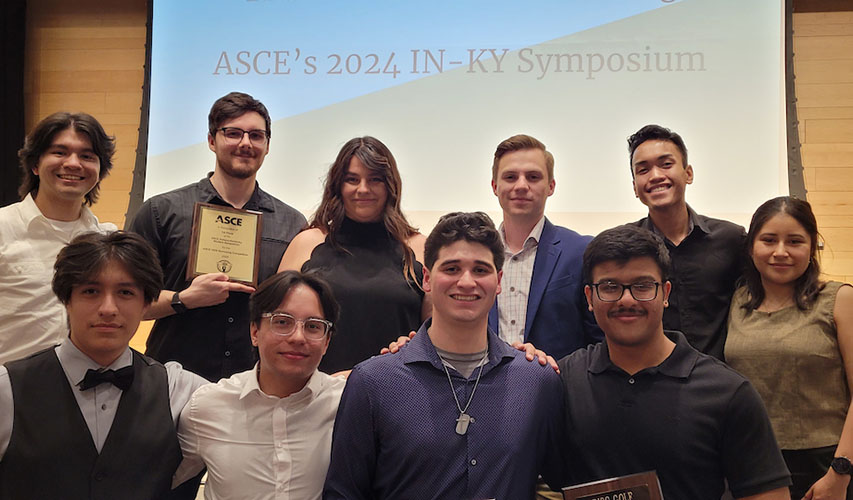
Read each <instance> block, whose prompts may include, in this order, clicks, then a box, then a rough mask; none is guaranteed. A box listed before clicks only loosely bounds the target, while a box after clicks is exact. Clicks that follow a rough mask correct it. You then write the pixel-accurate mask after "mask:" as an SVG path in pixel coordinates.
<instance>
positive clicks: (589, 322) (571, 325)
mask: <svg viewBox="0 0 853 500" xmlns="http://www.w3.org/2000/svg"><path fill="white" fill-rule="evenodd" d="M591 240H592V236H582V235H580V234H578V233H576V232H574V231H572V230H571V229H566V228H564V227H560V226H555V225H553V224H551V222H550V221H549V220H548V218H547V217H546V218H545V227H544V228H542V237H541V238H539V248H538V249H537V250H536V260H535V261H534V263H533V278H532V279H531V280H530V292H529V294H528V296H527V320H526V321H525V323H524V340H525V341H526V342H531V343H532V344H533V345H535V346H536V347H537V348H539V349H542V350H543V351H545V352H546V353H548V354H550V355H551V356H553V357H554V359H560V358H562V357H563V356H567V355H569V354H571V353H573V352H574V351H576V350H577V349H580V348H581V347H586V346H587V345H589V344H594V343H596V342H600V341H601V340H604V334H603V333H602V332H601V329H599V328H598V325H597V324H596V323H595V317H594V316H593V315H592V312H591V311H590V310H589V308H588V307H587V303H586V298H585V297H584V294H583V276H582V266H583V252H584V250H585V249H586V246H587V244H588V243H589V242H590V241H591ZM498 325H499V322H498V302H497V300H495V304H494V305H493V306H492V310H491V311H489V328H491V329H492V331H495V332H497V331H498Z"/></svg>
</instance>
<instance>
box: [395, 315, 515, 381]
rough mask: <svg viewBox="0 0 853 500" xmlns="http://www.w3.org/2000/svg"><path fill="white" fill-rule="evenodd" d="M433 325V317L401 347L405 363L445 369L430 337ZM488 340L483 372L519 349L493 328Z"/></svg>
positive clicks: (513, 354) (486, 371)
mask: <svg viewBox="0 0 853 500" xmlns="http://www.w3.org/2000/svg"><path fill="white" fill-rule="evenodd" d="M430 326H432V318H430V319H428V320H426V321H425V322H424V324H423V325H421V327H420V329H419V330H418V333H417V335H415V338H413V339H412V340H411V341H409V342H408V343H406V346H407V347H405V348H404V349H401V351H400V355H401V356H402V357H403V363H405V364H409V363H424V362H426V363H429V364H431V365H432V366H433V367H434V368H435V369H436V370H441V371H444V365H443V364H442V362H441V358H439V357H438V353H437V352H436V351H435V346H434V345H432V340H431V339H430V338H429V333H427V330H429V327H430ZM486 338H487V341H488V346H489V361H488V363H486V365H485V366H484V367H483V374H486V373H488V372H489V370H491V369H492V368H494V367H495V366H497V365H499V364H501V363H503V362H504V361H505V360H506V358H509V359H510V360H511V359H513V358H515V356H516V354H517V353H518V352H519V351H516V350H515V349H513V348H512V347H511V346H510V345H509V344H507V343H506V342H504V341H503V340H501V339H500V338H499V337H498V336H497V335H495V334H494V332H492V331H491V330H489V331H488V333H487V337H486Z"/></svg>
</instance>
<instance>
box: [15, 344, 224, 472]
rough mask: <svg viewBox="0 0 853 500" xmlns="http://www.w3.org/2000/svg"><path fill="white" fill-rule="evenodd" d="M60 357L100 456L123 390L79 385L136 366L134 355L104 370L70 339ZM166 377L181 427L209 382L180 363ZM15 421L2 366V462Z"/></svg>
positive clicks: (59, 348) (128, 354)
mask: <svg viewBox="0 0 853 500" xmlns="http://www.w3.org/2000/svg"><path fill="white" fill-rule="evenodd" d="M56 357H57V358H58V359H59V364H60V365H61V366H62V371H63V372H65V376H66V378H67V379H68V384H69V385H71V392H72V393H74V399H75V400H77V406H79V407H80V413H81V414H82V415H83V419H84V420H85V421H86V425H87V426H88V427H89V434H90V435H91V436H92V441H93V442H94V444H95V448H96V449H97V450H98V453H100V452H101V448H103V446H104V442H105V441H106V440H107V435H108V434H109V432H110V428H111V427H112V426H113V420H114V419H115V416H116V410H117V409H118V403H119V401H120V400H121V393H122V391H121V389H119V388H118V387H116V386H114V385H113V384H100V385H97V386H95V387H93V388H91V389H87V390H85V391H81V390H80V389H79V387H78V384H79V383H80V382H82V381H83V377H84V376H85V375H86V371H87V370H89V369H90V368H91V369H93V370H97V369H99V368H110V369H113V370H118V369H119V368H124V367H125V366H130V365H131V364H133V354H132V353H131V352H130V349H126V350H125V351H124V353H122V355H121V356H119V357H118V359H116V360H115V361H113V363H112V364H110V365H109V366H106V367H102V366H101V365H99V364H98V363H96V362H94V361H92V359H91V358H89V357H88V356H86V355H85V354H83V353H82V352H81V351H80V349H78V348H77V346H75V345H74V344H73V343H72V342H71V341H70V340H68V339H66V340H65V341H64V342H63V343H62V344H60V345H58V346H57V347H56ZM165 366H166V376H167V378H168V380H169V408H170V409H171V412H172V420H173V421H175V422H176V423H177V420H178V415H180V413H181V410H182V409H183V408H184V405H186V403H187V401H189V399H190V396H191V395H192V394H193V392H195V390H196V389H198V388H199V387H201V386H202V385H204V384H208V381H207V380H205V379H203V378H201V377H200V376H198V375H196V374H194V373H192V372H190V371H187V370H184V369H183V367H181V365H180V363H176V362H174V361H170V362H168V363H166V364H165ZM14 418H15V406H14V399H13V398H12V384H11V382H10V380H9V372H8V371H7V370H6V367H5V366H0V460H2V459H3V455H4V454H5V453H6V449H7V448H8V446H9V439H10V438H11V437H12V425H13V422H14Z"/></svg>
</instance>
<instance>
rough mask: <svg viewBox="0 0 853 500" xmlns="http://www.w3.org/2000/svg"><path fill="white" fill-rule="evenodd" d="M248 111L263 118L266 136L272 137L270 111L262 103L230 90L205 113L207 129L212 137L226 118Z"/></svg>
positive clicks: (230, 118) (232, 117)
mask: <svg viewBox="0 0 853 500" xmlns="http://www.w3.org/2000/svg"><path fill="white" fill-rule="evenodd" d="M249 111H254V112H255V113H257V114H259V115H261V116H262V117H263V118H264V123H265V124H266V127H267V137H272V130H271V129H270V113H269V111H267V107H266V106H264V103H262V102H261V101H259V100H257V99H255V98H254V97H252V96H250V95H249V94H244V93H243V92H231V93H229V94H226V95H224V96H222V97H220V98H219V99H217V100H216V102H214V103H213V106H211V107H210V114H208V115H207V131H208V133H210V135H211V136H212V137H215V136H216V131H217V130H218V129H219V128H220V127H221V126H222V124H223V123H225V122H226V121H228V120H232V119H234V118H237V117H239V116H243V115H244V114H246V113H248V112H249Z"/></svg>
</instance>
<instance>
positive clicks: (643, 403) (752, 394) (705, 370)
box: [559, 331, 791, 500]
mask: <svg viewBox="0 0 853 500" xmlns="http://www.w3.org/2000/svg"><path fill="white" fill-rule="evenodd" d="M666 334H667V336H668V337H669V338H670V339H671V340H673V341H674V342H675V343H676V345H675V349H674V350H673V352H672V353H671V354H670V355H669V357H668V358H667V359H665V360H664V361H663V362H662V363H661V364H659V365H657V366H653V367H651V368H646V369H644V370H641V371H639V372H637V373H635V374H633V375H629V374H628V373H626V372H625V371H623V370H622V369H621V368H619V367H618V366H616V365H614V364H613V363H612V362H611V361H610V353H609V351H608V348H607V344H606V343H604V342H601V343H598V344H596V345H594V346H590V347H587V348H586V349H580V350H578V351H575V352H574V353H573V354H570V355H569V356H567V357H565V358H563V359H562V360H560V363H559V365H560V372H561V373H560V376H561V377H562V379H563V384H564V391H565V396H566V430H567V432H568V434H569V443H570V444H569V447H568V450H567V451H568V453H567V456H568V457H570V458H569V463H568V464H567V465H568V475H569V476H570V477H569V478H568V481H567V482H568V483H571V484H579V483H584V482H588V481H595V480H599V479H606V478H611V477H615V476H623V475H627V474H634V473H639V472H645V471H649V470H656V471H657V473H658V477H659V478H660V482H661V488H662V489H663V497H664V498H673V499H687V498H689V499H694V500H702V499H707V500H711V499H713V500H718V499H719V498H720V496H721V495H722V494H723V490H724V484H723V479H726V480H727V481H728V484H729V486H730V488H731V490H732V493H733V494H734V497H735V498H742V497H745V496H750V495H755V494H758V493H762V492H766V491H771V490H774V489H777V488H782V487H785V486H787V485H789V484H791V482H790V479H789V476H788V469H787V468H786V466H785V462H784V461H783V459H782V454H781V452H780V451H779V448H778V445H777V444H776V438H775V437H774V435H773V429H772V427H771V425H770V420H769V418H768V417H767V412H766V411H765V409H764V405H763V404H762V402H761V398H760V396H759V395H758V393H757V392H756V391H755V389H754V388H753V387H752V385H751V384H750V383H749V381H748V380H747V379H746V378H744V377H743V376H742V375H740V374H738V373H737V372H736V371H734V370H733V369H731V368H729V367H728V366H727V365H725V364H724V363H722V362H721V361H719V360H717V359H714V358H712V357H710V356H706V355H704V354H701V353H699V352H698V351H696V350H695V349H694V348H692V347H691V346H690V345H689V344H688V343H687V340H686V339H685V337H684V335H682V334H681V333H680V332H672V331H668V332H666Z"/></svg>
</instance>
